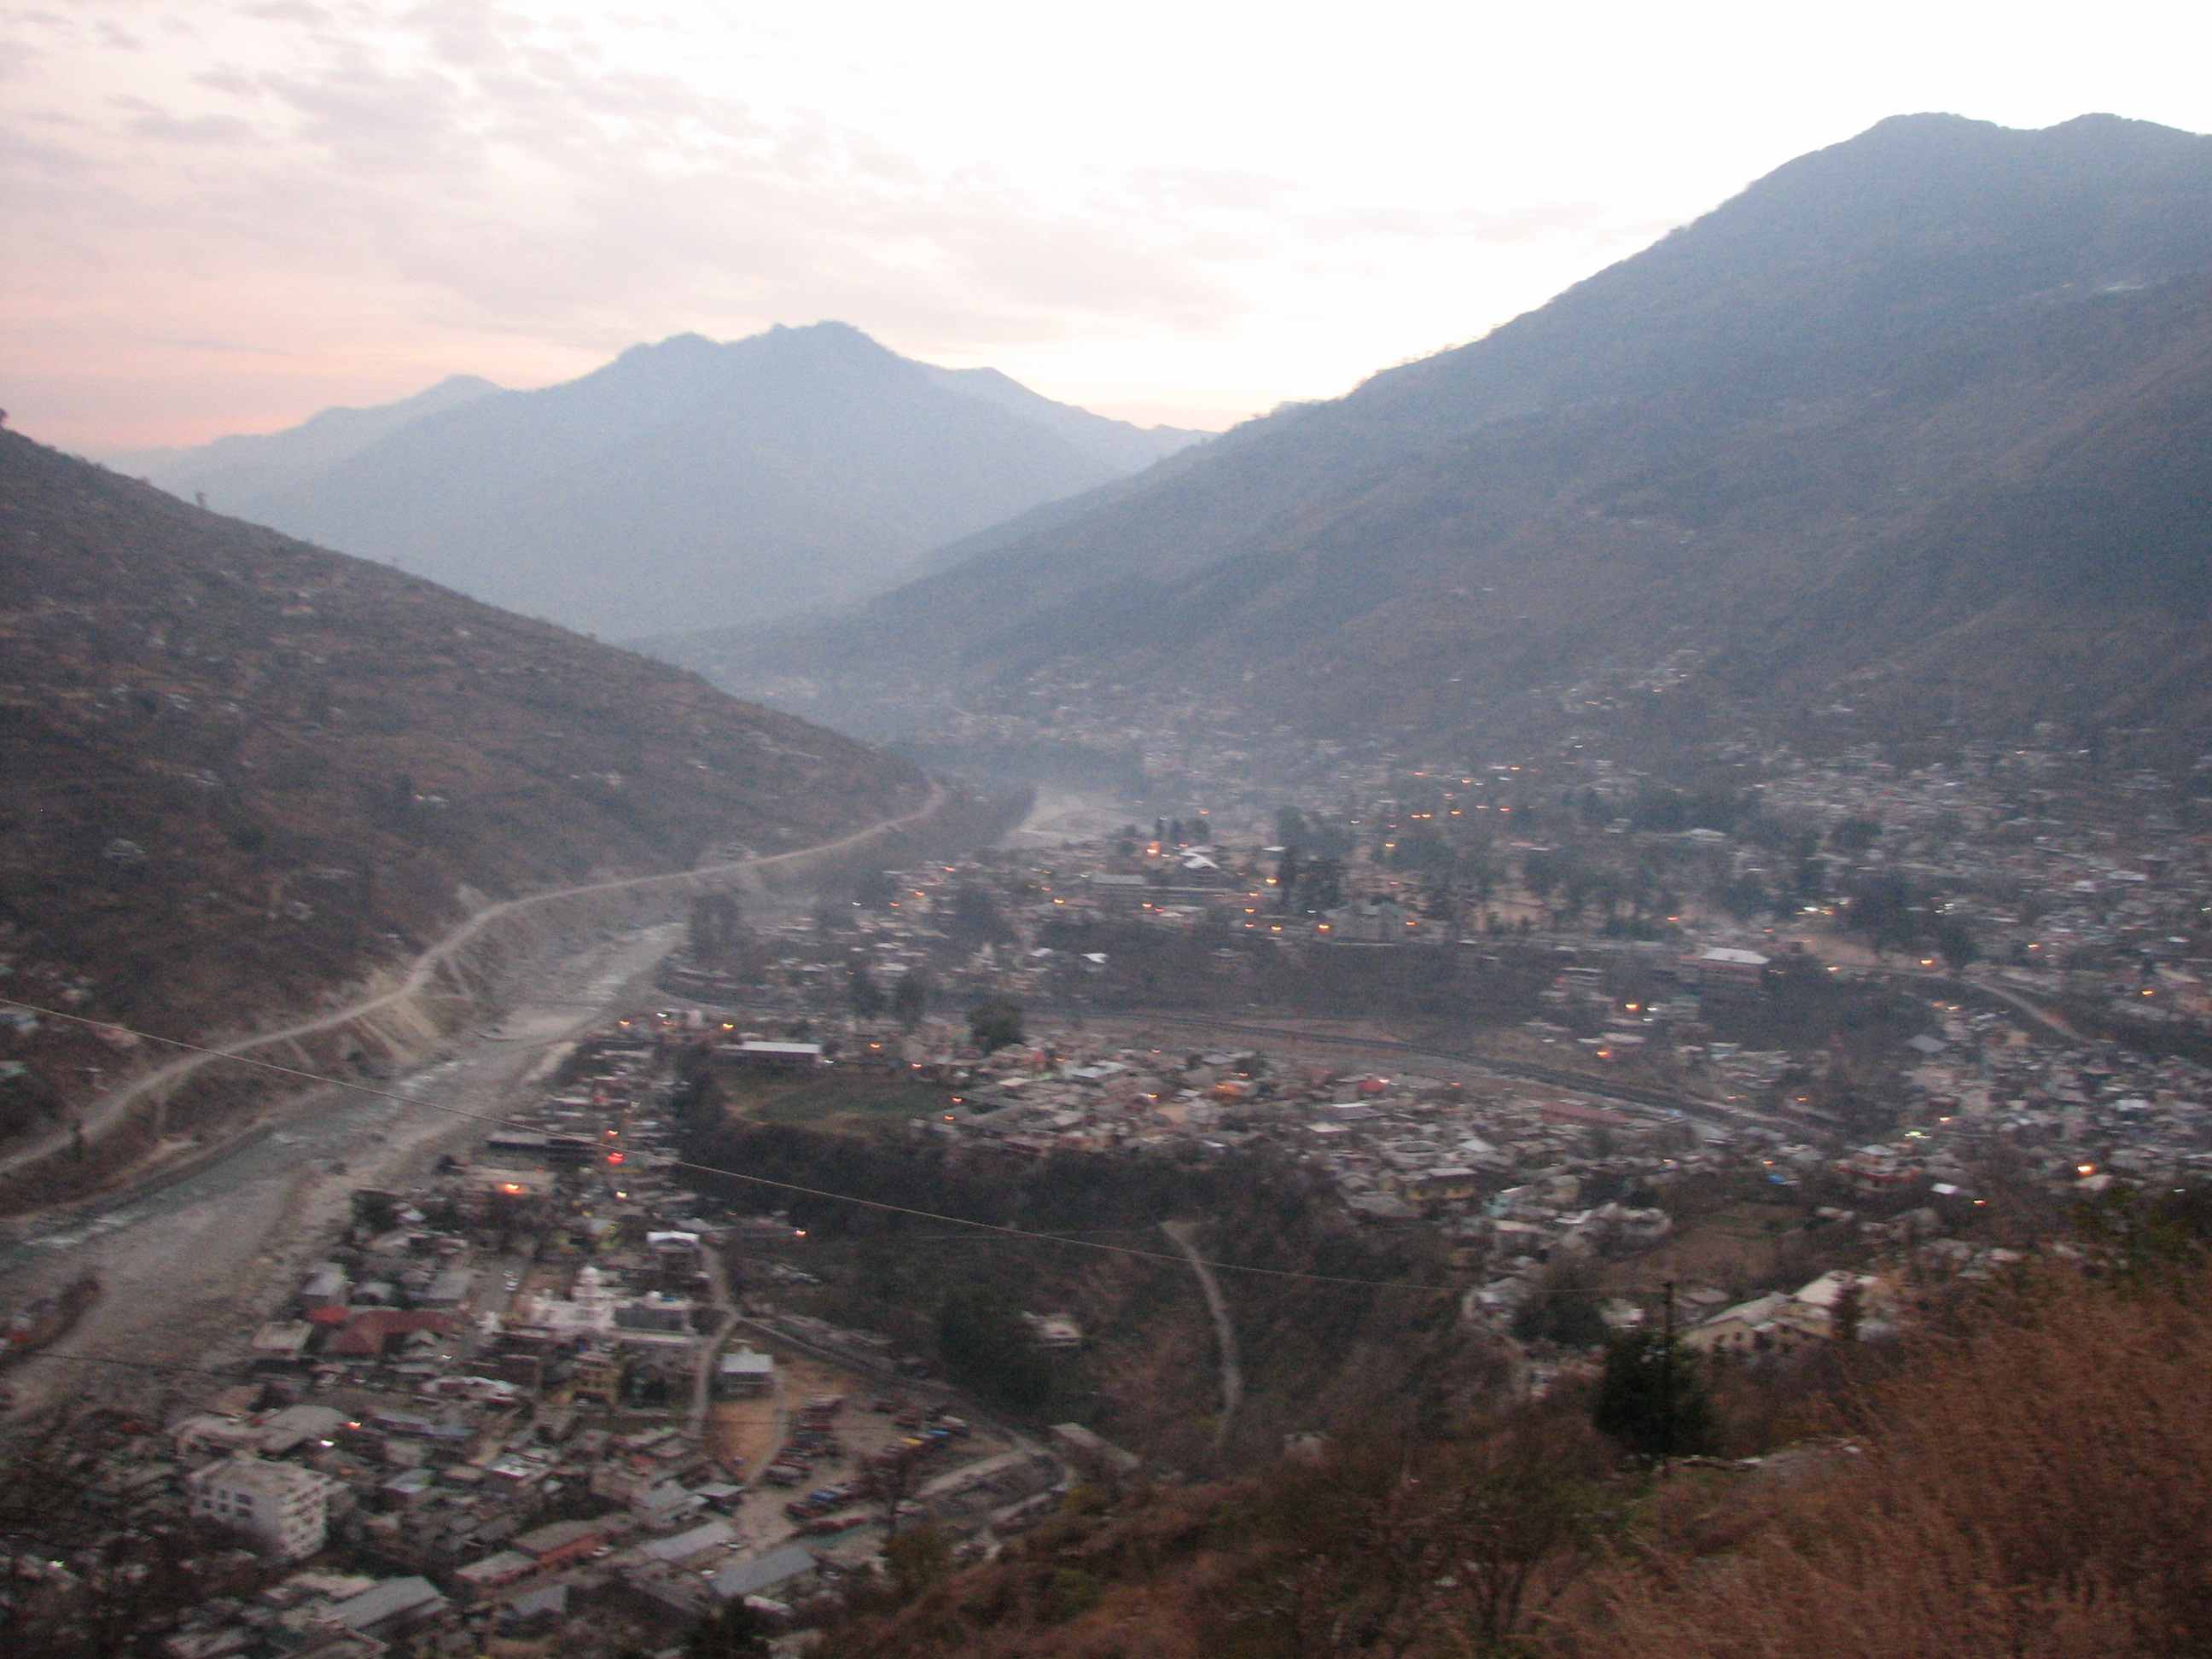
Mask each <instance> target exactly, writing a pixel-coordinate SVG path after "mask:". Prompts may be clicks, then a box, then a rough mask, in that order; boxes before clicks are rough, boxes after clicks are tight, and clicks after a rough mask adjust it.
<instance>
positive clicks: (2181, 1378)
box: [831, 1273, 2212, 1659]
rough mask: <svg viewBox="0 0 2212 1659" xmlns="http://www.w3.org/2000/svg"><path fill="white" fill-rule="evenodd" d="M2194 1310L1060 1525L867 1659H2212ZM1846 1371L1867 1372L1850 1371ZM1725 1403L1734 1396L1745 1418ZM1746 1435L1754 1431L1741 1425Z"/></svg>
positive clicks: (1145, 1499) (2042, 1283)
mask: <svg viewBox="0 0 2212 1659" xmlns="http://www.w3.org/2000/svg"><path fill="white" fill-rule="evenodd" d="M2208 1289H2212V1284H2208V1281H2207V1280H2206V1279H2205V1278H2204V1277H2203V1275H2202V1274H2197V1273H2192V1274H2190V1275H2186V1276H2176V1277H2172V1278H2169V1279H2161V1280H2160V1281H2158V1282H2157V1283H2155V1284H2144V1283H2142V1282H2140V1281H2138V1280H2129V1281H2126V1282H2124V1283H2120V1284H2113V1283H2102V1284H2100V1283H2096V1282H2089V1281H2084V1280H2081V1279H2075V1278H2070V1277H2068V1278H2060V1277H2057V1276H2049V1277H2040V1278H2036V1279H2029V1280H2026V1281H2023V1282H2022V1283H2021V1284H2018V1285H2012V1286H2008V1287H2006V1288H2005V1289H2003V1290H2002V1291H1997V1292H1994V1293H1991V1294H1990V1295H1989V1296H1988V1297H1986V1299H1985V1300H1984V1301H1983V1302H1982V1303H1981V1304H1978V1305H1977V1306H1975V1307H1974V1308H1972V1309H1971V1310H1968V1311H1966V1313H1965V1314H1964V1315H1962V1316H1960V1318H1959V1319H1958V1321H1957V1322H1956V1323H1955V1324H1954V1325H1953V1326H1952V1327H1951V1328H1947V1329H1944V1330H1942V1331H1938V1332H1934V1333H1930V1334H1926V1335H1924V1336H1923V1337H1922V1338H1920V1339H1918V1340H1916V1342H1915V1343H1914V1344H1913V1345H1912V1346H1911V1348H1910V1349H1909V1350H1907V1351H1905V1352H1892V1353H1891V1354H1889V1355H1888V1356H1887V1357H1886V1358H1882V1359H1881V1360H1880V1361H1879V1362H1878V1363H1857V1364H1843V1365H1840V1366H1838V1367H1835V1368H1834V1370H1833V1375H1832V1377H1831V1378H1830V1379H1829V1380H1828V1382H1827V1383H1826V1386H1825V1387H1824V1388H1823V1389H1819V1390H1815V1391H1812V1392H1809V1393H1808V1391H1806V1390H1805V1389H1803V1386H1802V1378H1801V1379H1798V1380H1797V1381H1796V1382H1795V1383H1788V1384H1785V1385H1784V1391H1785V1392H1789V1393H1795V1394H1796V1395H1798V1396H1799V1400H1798V1403H1796V1405H1795V1406H1794V1407H1791V1408H1790V1409H1789V1410H1787V1411H1784V1412H1783V1413H1780V1417H1781V1419H1782V1420H1784V1421H1793V1422H1794V1427H1793V1428H1792V1430H1791V1432H1792V1433H1795V1434H1796V1435H1799V1436H1801V1437H1802V1436H1803V1435H1805V1434H1806V1433H1808V1431H1811V1430H1814V1429H1815V1428H1817V1429H1818V1430H1819V1431H1820V1433H1819V1437H1817V1438H1815V1439H1801V1441H1800V1443H1798V1444H1796V1445H1795V1446H1794V1447H1790V1448H1788V1449H1783V1450H1781V1451H1779V1452H1778V1454H1777V1455H1771V1456H1770V1457H1769V1458H1767V1459H1766V1460H1765V1462H1764V1463H1763V1464H1761V1465H1759V1466H1758V1467H1757V1468H1729V1467H1677V1468H1674V1469H1673V1470H1671V1471H1668V1472H1666V1473H1664V1474H1659V1475H1656V1476H1654V1475H1652V1474H1649V1473H1647V1472H1644V1471H1641V1470H1638V1469H1637V1468H1634V1467H1632V1466H1631V1465H1626V1464H1623V1463H1620V1462H1617V1461H1615V1459H1614V1458H1613V1455H1611V1452H1610V1450H1609V1449H1608V1448H1607V1447H1606V1446H1605V1445H1604V1443H1602V1442H1601V1441H1600V1440H1599V1439H1598V1438H1597V1437H1595V1436H1594V1435H1593V1434H1591V1433H1590V1432H1589V1431H1588V1430H1587V1428H1586V1427H1584V1426H1583V1423H1582V1421H1581V1420H1580V1418H1579V1414H1578V1411H1577V1403H1578V1402H1576V1401H1571V1400H1568V1399H1565V1398H1564V1397H1562V1398H1559V1399H1555V1400H1553V1401H1548V1402H1546V1403H1545V1404H1544V1405H1543V1406H1541V1407H1536V1408H1534V1409H1531V1410H1524V1411H1522V1412H1520V1413H1516V1414H1515V1415H1512V1416H1510V1417H1508V1418H1506V1419H1500V1420H1497V1421H1493V1422H1491V1423H1488V1424H1486V1425H1480V1427H1476V1428H1470V1429H1469V1430H1468V1431H1466V1432H1465V1433H1463V1434H1462V1435H1461V1436H1459V1437H1454V1438H1446V1439H1434V1438H1432V1439H1430V1440H1428V1441H1427V1442H1425V1443H1422V1444H1420V1445H1419V1446H1418V1447H1414V1446H1409V1445H1408V1444H1407V1443H1397V1444H1384V1443H1372V1444H1368V1445H1361V1446H1352V1445H1346V1446H1345V1447H1343V1448H1341V1449H1339V1450H1338V1451H1337V1452H1335V1453H1334V1455H1332V1456H1331V1457H1330V1458H1329V1460H1328V1462H1324V1463H1322V1464H1319V1465H1300V1464H1289V1465H1285V1466H1283V1467H1281V1468H1277V1469H1275V1470H1274V1471H1273V1472H1271V1473H1269V1474H1265V1475H1262V1476H1261V1477H1258V1478H1255V1479H1254V1480H1249V1481H1247V1482H1243V1483H1238V1484H1234V1485H1228V1486H1213V1487H1205V1488H1189V1489H1184V1490H1181V1491H1172V1492H1152V1491H1143V1492H1127V1493H1122V1494H1118V1495H1115V1496H1113V1497H1111V1498H1109V1497H1106V1496H1104V1495H1096V1496H1091V1497H1082V1496H1081V1495H1079V1501H1076V1502H1073V1503H1071V1504H1070V1505H1069V1508H1068V1511H1067V1512H1066V1513H1065V1514H1063V1515H1062V1516H1060V1517H1059V1518H1057V1519H1055V1520H1054V1522H1051V1523H1049V1524H1048V1526H1047V1527H1045V1528H1042V1529H1040V1530H1039V1531H1037V1532H1036V1533H1033V1534H1030V1536H1028V1537H1027V1538H1025V1539H1023V1540H1020V1541H1017V1542H1015V1543H1013V1544H1012V1545H1010V1546H1009V1547H1007V1549H1006V1552H1005V1553H1004V1554H1003V1555H1002V1556H1001V1558H1000V1559H999V1560H998V1561H996V1562H994V1563H991V1564H989V1565H983V1566H980V1567H976V1568H974V1569H971V1570H969V1571H966V1572H963V1573H960V1574H957V1575H956V1576H954V1577H951V1578H949V1579H946V1580H945V1581H944V1582H942V1583H939V1584H937V1585H936V1586H935V1587H933V1588H932V1589H927V1591H925V1592H924V1593H922V1594H921V1595H918V1596H916V1597H915V1598H914V1599H912V1600H911V1601H909V1602H908V1604H907V1605H905V1606H903V1607H898V1608H896V1609H895V1610H890V1611H878V1612H874V1613H866V1614H863V1615H860V1616H858V1617H856V1618H854V1620H852V1621H851V1622H849V1623H848V1626H846V1628H845V1629H843V1630H842V1631H841V1632H838V1633H837V1635H836V1638H834V1641H833V1646H832V1649H831V1651H832V1652H833V1653H834V1654H835V1655H836V1656H840V1659H842V1656H848V1655H860V1654H866V1655H869V1656H872V1659H939V1656H943V1659H950V1656H952V1655H956V1654H957V1655H961V1656H992V1659H1014V1656H1021V1659H1078V1656H1080V1659H1109V1656H1110V1659H1185V1656H1189V1659H1196V1656H1200V1655H1205V1656H1207V1659H1214V1656H1249V1659H1310V1656H1323V1655H1327V1656H1363V1659H1364V1656H1391V1659H1422V1656H1431V1655H1435V1656H1442V1655H1445V1654H1452V1655H1485V1654H1487V1655H1503V1654H1514V1655H1521V1656H1529V1659H1534V1656H1558V1659H1627V1656H1630V1655H1634V1656H1637V1659H1654V1656H1659V1659H1773V1656H1790V1659H1799V1656H1802V1659H1875V1656H1880V1659H1921V1656H1926V1659H1937V1656H1941V1659H1985V1656H1986V1659H2000V1656H2002V1659H2089V1656H2099V1659H2113V1656H2127V1655H2143V1656H2150V1655H2172V1654H2178V1653H2196V1652H2203V1651H2205V1650H2207V1649H2208V1648H2212V1566H2208V1565H2207V1564H2208V1563H2212V1480H2208V1478H2207V1477H2208V1476H2212V1303H2208V1300H2207V1291H2208ZM1868 1358H1869V1360H1870V1361H1871V1360H1872V1359H1873V1356H1871V1355H1869V1356H1868ZM1743 1386H1744V1385H1741V1384H1738V1385H1732V1387H1731V1388H1730V1389H1728V1390H1724V1391H1723V1392H1724V1394H1727V1395H1739V1393H1740V1390H1741V1388H1742V1387H1743ZM1736 1403H1738V1404H1741V1403H1745V1402H1744V1401H1741V1399H1740V1398H1739V1399H1738V1400H1737V1401H1736Z"/></svg>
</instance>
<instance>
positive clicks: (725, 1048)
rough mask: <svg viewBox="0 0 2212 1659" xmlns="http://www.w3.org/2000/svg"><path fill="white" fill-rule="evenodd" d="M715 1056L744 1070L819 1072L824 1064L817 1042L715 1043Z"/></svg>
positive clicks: (820, 1047) (726, 1063)
mask: <svg viewBox="0 0 2212 1659" xmlns="http://www.w3.org/2000/svg"><path fill="white" fill-rule="evenodd" d="M714 1058H715V1059H716V1060H720V1061H721V1062H723V1063H724V1064H725V1065H729V1066H736V1067H737V1068H738V1070H740V1071H745V1072H779V1073H805V1072H816V1071H819V1070H821V1068H822V1064H823V1060H822V1045H821V1044H820V1043H818V1042H758V1041H755V1042H724V1043H720V1044H718V1045H716V1047H715V1049H714Z"/></svg>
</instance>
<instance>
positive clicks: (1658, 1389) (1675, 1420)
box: [1590, 1330, 1715, 1459]
mask: <svg viewBox="0 0 2212 1659" xmlns="http://www.w3.org/2000/svg"><path fill="white" fill-rule="evenodd" d="M1590 1425H1591V1426H1592V1427H1594V1428H1595V1429H1596V1430H1597V1431H1598V1432H1599V1433H1600V1434H1602V1435H1604V1436H1605V1437H1607V1439H1610V1440H1612V1441H1613V1442H1614V1443H1617V1444H1618V1445H1620V1448H1621V1449H1623V1450H1624V1451H1626V1452H1628V1453H1630V1454H1631V1455H1633V1456H1637V1457H1645V1458H1652V1459H1657V1458H1662V1457H1688V1456H1692V1455H1696V1454H1697V1453H1699V1452H1706V1451H1711V1449H1712V1448H1713V1444H1714V1433H1715V1425H1714V1420H1713V1405H1712V1400H1711V1395H1709V1394H1708V1393H1707V1392H1706V1389H1705V1373H1704V1372H1703V1371H1702V1370H1700V1369H1699V1365H1698V1357H1697V1355H1696V1354H1695V1353H1694V1352H1692V1351H1691V1350H1690V1349H1688V1348H1686V1347H1684V1346H1682V1345H1681V1344H1680V1343H1679V1342H1677V1341H1675V1340H1674V1333H1673V1332H1672V1331H1671V1330H1658V1331H1633V1332H1631V1333H1630V1334H1627V1335H1626V1336H1620V1337H1615V1338H1614V1339H1613V1340H1612V1341H1611V1342H1609V1343H1607V1345H1606V1351H1605V1370H1604V1371H1603V1372H1602V1373H1601V1375H1600V1376H1599V1377H1598V1381H1597V1392H1596V1395H1595V1397H1594V1398H1593V1400H1592V1401H1591V1402H1590Z"/></svg>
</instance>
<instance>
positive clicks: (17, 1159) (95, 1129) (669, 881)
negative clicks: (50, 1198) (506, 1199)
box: [0, 778, 945, 1175]
mask: <svg viewBox="0 0 2212 1659" xmlns="http://www.w3.org/2000/svg"><path fill="white" fill-rule="evenodd" d="M944 804H945V787H944V786H943V785H942V784H940V783H939V782H938V781H937V780H936V779H934V778H932V779H931V780H930V781H929V799H927V801H925V802H923V803H922V805H921V806H919V807H917V808H916V809H915V811H911V812H906V813H902V814H901V815H900V816H898V817H890V818H882V819H879V820H878V821H877V822H876V823H871V824H867V825H866V826H864V827H863V828H861V829H855V830H854V831H853V832H852V834H850V835H848V836H840V837H839V838H838V839H836V841H830V842H821V843H820V844H818V845H817V846H813V847H801V848H793V850H792V851H790V852H788V853H772V854H768V855H767V856H765V857H756V858H744V859H738V860H735V861H733V862H731V863H727V864H713V865H706V866H701V867H700V868H697V869H693V870H674V871H669V872H665V873H663V874H660V875H656V876H624V877H621V878H617V879H615V880H612V881H595V882H587V883H585V884H583V885H581V886H578V887H556V888H552V889H550V890H547V891H545V892H543V893H532V894H528V895H526V896H524V897H521V898H516V899H507V900H505V901H504V902H501V903H497V904H488V905H486V906H485V907H484V908H483V909H481V910H477V911H476V912H474V913H473V914H471V915H469V916H467V917H465V918H464V919H463V920H462V921H460V922H459V924H457V925H456V926H455V927H453V929H452V930H451V931H449V932H448V933H446V934H445V935H444V936H443V937H442V938H441V939H439V940H438V941H437V942H436V943H435V944H434V945H430V946H428V948H427V949H425V950H424V951H422V954H421V955H419V956H417V957H416V958H415V960H414V962H413V963H410V965H409V967H408V969H407V972H406V974H405V975H404V976H403V977H402V978H401V980H400V981H399V983H398V985H396V986H395V987H392V989H391V990H389V991H386V992H384V993H382V994H380V995H376V996H369V997H363V998H362V1000H359V1001H358V1002H355V1003H351V1004H349V1005H348V1006H345V1007H343V1008H339V1009H337V1010H334V1011H333V1012H330V1013H327V1014H320V1015H318V1016H317V1017H315V1018H313V1019H305V1020H301V1021H299V1022H297V1023H296V1024H291V1025H286V1026H283V1027H282V1028H280V1029H278V1030H274V1031H262V1032H258V1033H256V1034H255V1035H253V1036H246V1037H240V1038H237V1039H235V1040H234V1041H233V1042H225V1043H217V1044H210V1046H209V1047H207V1048H204V1049H201V1050H197V1051H196V1052H194V1053H191V1054H185V1055H182V1056H180V1057H179V1058H178V1059H176V1060H171V1061H169V1063H168V1064H167V1065H166V1066H156V1067H155V1069H154V1070H152V1071H150V1072H148V1073H145V1074H144V1075H143V1076H141V1077H137V1078H134V1079H131V1081H130V1082H128V1083H125V1084H123V1085H120V1086H118V1087H117V1088H115V1089H112V1090H110V1091H108V1092H107V1093H106V1094H105V1095H103V1096H102V1097H100V1099H98V1100H97V1101H95V1102H94V1103H93V1104H92V1105H91V1106H90V1107H88V1109H86V1110H85V1111H84V1113H83V1114H82V1117H81V1119H80V1121H79V1123H77V1124H71V1125H64V1126H63V1127H60V1128H58V1129H56V1130H54V1131H53V1132H52V1133H50V1134H47V1135H46V1136H44V1137H42V1138H41V1139H38V1140H36V1141H33V1142H32V1143H31V1144H30V1145H28V1146H23V1147H21V1148H19V1149H18V1150H17V1151H15V1152H12V1153H10V1154H9V1155H8V1156H7V1157H5V1158H0V1175H6V1174H9V1173H10V1172H12V1171H14V1170H19V1169H21V1168H23V1167H24V1166H25V1165H27V1164H35V1163H37V1162H38V1161H39V1160H40V1159H41V1158H50V1157H52V1156H53V1155H54V1154H55V1153H56V1152H60V1151H61V1150H62V1149H63V1148H64V1146H68V1145H70V1142H71V1141H72V1140H73V1139H75V1137H76V1134H77V1133H79V1129H80V1127H81V1129H82V1133H83V1135H84V1137H85V1139H87V1140H88V1141H90V1140H94V1139H98V1138H100V1136H102V1135H105V1134H106V1133H108V1132H110V1131H111V1130H112V1129H113V1128H114V1127H116V1125H118V1123H121V1122H123V1121H125V1119H126V1118H128V1116H129V1115H130V1113H131V1109H132V1108H133V1107H135V1106H136V1105H137V1104H138V1103H139V1102H141V1101H143V1100H144V1099H146V1098H147V1097H149V1096H150V1095H153V1094H155V1093H156V1092H157V1091H162V1090H166V1089H169V1088H172V1087H174V1086H175V1085H179V1084H181V1083H182V1082H184V1080H185V1079H186V1078H188V1077H190V1076H191V1074H192V1073H195V1072H197V1071H198V1070H199V1069H200V1067H202V1066H207V1065H210V1064H212V1063H213V1062H215V1061H216V1060H228V1059H232V1058H234V1057H236V1056H238V1055H240V1054H251V1053H252V1052H253V1050H255V1049H256V1048H270V1047H271V1046H272V1045H275V1044H277V1043H283V1042H296V1041H298V1040H299V1039H300V1038H301V1037H308V1036H319V1035H320V1034H321V1033H323V1032H325V1031H331V1030H337V1029H338V1028H339V1027H341V1026H343V1025H348V1024H352V1023H353V1022H354V1021H355V1020H357V1019H361V1018H365V1017H367V1016H368V1015H371V1014H374V1013H377V1012H381V1011H382V1010H384V1009H387V1008H392V1007H396V1006H399V1005H400V1004H402V1003H404V1002H406V1001H407V1000H410V999H411V998H413V997H416V996H418V995H420V994H422V989H423V987H425V986H427V985H428V983H429V981H430V979H431V977H432V975H435V974H436V973H437V972H438V971H439V969H441V968H443V967H444V966H445V965H446V964H447V963H448V962H450V961H452V960H453V957H455V956H457V955H458V954H459V952H460V951H464V950H465V949H466V948H467V947H468V946H469V945H471V944H472V943H474V942H475V941H476V939H477V938H478V937H479V936H480V935H482V934H483V932H484V930H485V929H487V928H488V927H491V926H492V925H493V924H494V923H495V922H498V921H504V920H505V919H506V918H507V917H509V916H513V915H520V914H522V913H524V912H526V911H529V910H532V909H536V908H539V907H541V906H544V905H550V904H557V903H561V902H566V901H568V900H570V899H577V898H584V897H587V896H593V895H598V894H606V893H623V892H644V891H647V890H651V889H653V888H657V887H671V886H675V885H677V884H680V883H683V882H688V881H698V880H701V879H706V878H720V877H726V876H734V875H740V874H743V873H744V872H746V871H749V870H763V869H768V868H769V867H771V866H776V865H783V864H791V863H794V862H797V861H798V860H803V859H812V858H820V857H823V856H824V855H825V854H836V853H842V852H843V851H845V850H846V849H847V848H852V847H857V846H859V845H860V843H861V842H866V841H869V840H871V839H872V838H873V837H875V836H880V835H884V834H887V833H889V832H890V831H891V830H894V829H904V828H905V827H906V826H907V825H908V824H912V823H921V821H922V820H923V819H925V818H927V817H930V816H931V815H932V814H933V813H934V812H935V811H937V810H938V808H939V807H940V806H942V805H944Z"/></svg>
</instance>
